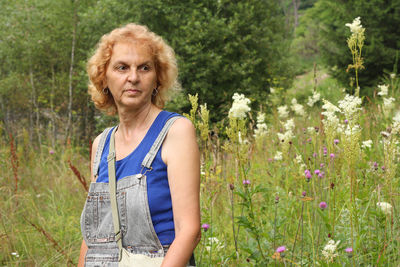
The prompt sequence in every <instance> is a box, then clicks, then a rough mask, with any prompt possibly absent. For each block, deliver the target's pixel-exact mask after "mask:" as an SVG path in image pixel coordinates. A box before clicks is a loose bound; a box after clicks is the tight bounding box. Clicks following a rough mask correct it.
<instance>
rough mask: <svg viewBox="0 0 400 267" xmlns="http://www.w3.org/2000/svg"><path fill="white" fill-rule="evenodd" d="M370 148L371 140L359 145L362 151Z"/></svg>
mask: <svg viewBox="0 0 400 267" xmlns="http://www.w3.org/2000/svg"><path fill="white" fill-rule="evenodd" d="M371 146H372V140H367V141H363V142H362V145H361V147H362V148H363V149H366V148H371Z"/></svg>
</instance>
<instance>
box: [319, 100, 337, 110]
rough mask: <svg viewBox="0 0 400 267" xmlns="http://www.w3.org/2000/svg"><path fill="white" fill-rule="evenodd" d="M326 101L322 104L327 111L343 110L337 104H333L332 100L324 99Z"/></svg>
mask: <svg viewBox="0 0 400 267" xmlns="http://www.w3.org/2000/svg"><path fill="white" fill-rule="evenodd" d="M323 101H324V105H323V106H322V108H323V109H325V110H326V111H327V112H333V113H335V112H341V111H340V109H339V108H338V107H337V106H335V105H334V104H332V103H331V102H329V101H328V100H326V99H323Z"/></svg>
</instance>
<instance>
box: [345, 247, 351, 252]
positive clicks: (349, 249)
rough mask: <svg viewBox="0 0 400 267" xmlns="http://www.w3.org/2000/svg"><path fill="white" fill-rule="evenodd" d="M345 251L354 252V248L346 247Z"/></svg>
mask: <svg viewBox="0 0 400 267" xmlns="http://www.w3.org/2000/svg"><path fill="white" fill-rule="evenodd" d="M344 251H346V253H353V248H352V247H350V248H346V249H345V250H344Z"/></svg>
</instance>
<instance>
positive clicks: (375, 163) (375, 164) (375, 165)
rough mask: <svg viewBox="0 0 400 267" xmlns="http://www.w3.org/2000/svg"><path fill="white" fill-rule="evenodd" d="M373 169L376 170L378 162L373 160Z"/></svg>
mask: <svg viewBox="0 0 400 267" xmlns="http://www.w3.org/2000/svg"><path fill="white" fill-rule="evenodd" d="M374 169H375V171H376V170H378V163H377V162H376V161H374Z"/></svg>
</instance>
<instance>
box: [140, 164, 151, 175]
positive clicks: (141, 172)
mask: <svg viewBox="0 0 400 267" xmlns="http://www.w3.org/2000/svg"><path fill="white" fill-rule="evenodd" d="M144 168H146V170H145V172H144V173H143V169H144ZM151 170H153V167H151V166H150V168H147V167H146V166H143V165H142V169H141V170H140V174H141V175H145V174H146V173H147V172H149V171H151Z"/></svg>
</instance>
